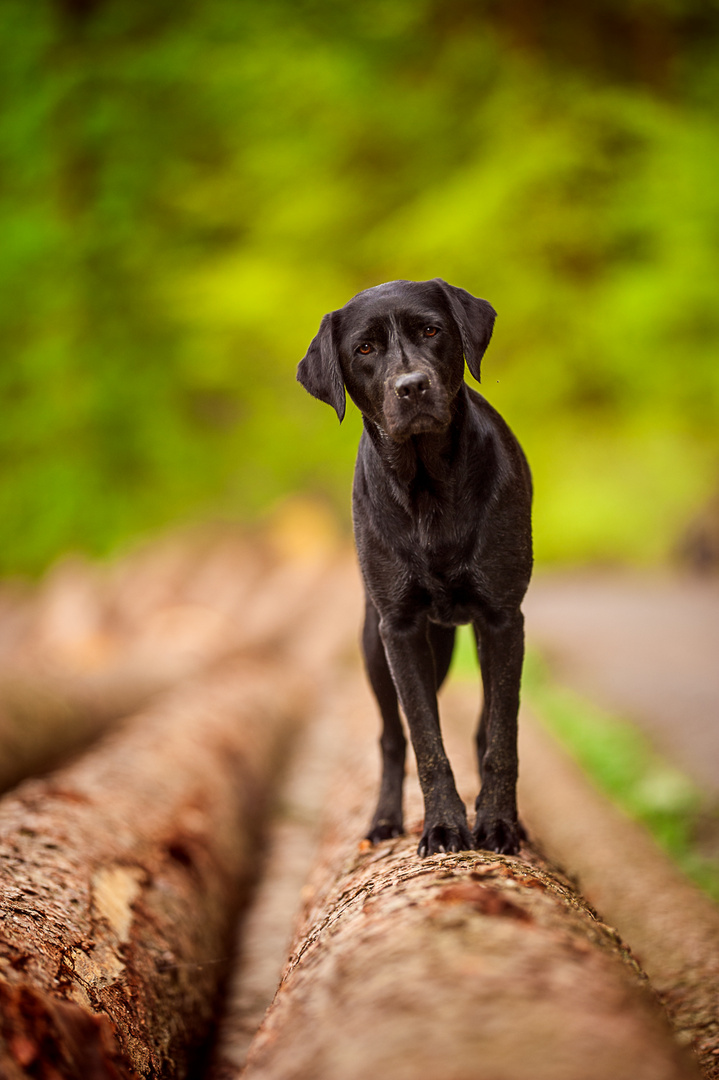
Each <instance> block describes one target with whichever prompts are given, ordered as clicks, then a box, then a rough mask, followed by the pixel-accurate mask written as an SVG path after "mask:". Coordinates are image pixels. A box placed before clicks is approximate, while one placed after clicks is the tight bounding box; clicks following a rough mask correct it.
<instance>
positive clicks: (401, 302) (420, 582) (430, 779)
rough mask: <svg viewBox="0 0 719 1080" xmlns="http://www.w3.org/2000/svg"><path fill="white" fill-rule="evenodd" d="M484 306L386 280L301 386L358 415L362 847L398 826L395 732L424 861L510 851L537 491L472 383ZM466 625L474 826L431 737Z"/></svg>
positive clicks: (330, 337) (489, 321)
mask: <svg viewBox="0 0 719 1080" xmlns="http://www.w3.org/2000/svg"><path fill="white" fill-rule="evenodd" d="M494 318H495V311H494V309H493V308H492V306H491V304H489V303H487V301H486V300H479V299H477V298H476V297H474V296H471V295H470V294H469V293H468V292H465V290H464V289H458V288H455V287H454V286H451V285H448V284H447V283H446V282H444V281H441V280H440V279H436V280H434V281H416V282H415V281H391V282H388V283H387V284H385V285H378V286H377V287H376V288H374V289H367V290H366V291H365V292H361V293H359V294H358V295H357V296H355V297H354V298H353V299H352V300H350V301H349V303H347V304H345V306H344V307H343V308H341V309H340V310H339V311H334V312H332V313H331V314H329V315H325V317H324V318H323V320H322V323H321V325H320V329H319V332H318V334H317V336H316V337H315V339H314V340H313V342H312V344H311V345H310V347H309V350H308V352H307V355H306V356H305V358H304V359H303V360H302V362H301V363H300V365H299V368H298V372H297V378H298V379H299V381H300V382H301V383H302V385H303V386H304V387H305V389H307V390H308V391H309V392H310V393H311V394H313V395H314V396H315V397H317V398H319V399H320V400H321V401H325V402H327V403H328V404H329V405H331V406H332V407H333V408H334V409H335V410H336V412H337V415H338V416H339V418H340V420H341V419H342V417H343V416H344V411H345V387H346V389H347V392H348V393H349V395H350V397H351V398H352V400H353V401H354V402H355V403H356V404H357V406H358V407H359V409H360V410H361V412H362V415H363V418H364V432H363V434H362V438H361V440H360V446H359V453H358V456H357V466H356V469H355V479H354V489H353V511H354V527H355V538H356V542H357V551H358V554H359V561H360V566H361V568H362V575H363V578H364V583H365V591H366V617H365V625H364V632H363V637H362V644H363V651H364V656H365V663H366V667H367V673H368V676H369V680H370V683H371V685H372V688H373V690H374V693H375V696H376V698H377V701H378V704H379V707H380V711H381V713H382V722H383V731H382V740H381V746H382V783H381V789H380V796H379V801H378V804H377V809H376V811H375V815H374V818H373V820H372V824H371V826H370V831H369V834H368V835H369V839H370V840H372V841H373V842H377V841H380V840H384V839H387V838H388V837H392V836H396V835H398V834H399V833H401V832H402V829H403V821H402V783H403V778H404V764H405V749H406V739H405V735H404V730H403V726H402V722H401V720H400V714H399V708H398V698H399V703H400V704H401V706H402V711H403V713H404V715H405V717H406V719H407V723H408V726H409V731H410V736H411V739H412V744H413V747H414V751H415V754H416V757H417V766H418V770H419V779H420V784H421V786H422V792H423V795H424V803H425V821H424V831H423V834H422V839H421V841H420V844H419V853H420V854H421V855H431V854H433V853H435V852H438V851H459V850H465V849H468V848H472V847H477V848H484V849H487V850H491V851H498V852H504V853H507V854H513V853H515V852H516V851H517V850H518V847H519V842H520V840H521V838H522V837H523V835H524V833H523V829H522V826H521V825H520V824H519V821H518V819H517V805H516V781H517V711H518V708H519V682H520V675H521V670H522V659H523V654H524V628H523V617H522V613H521V610H520V605H521V602H522V599H523V597H524V594H525V592H526V589H527V585H528V584H529V578H530V574H531V569H532V541H531V520H530V519H531V500H532V483H531V477H530V473H529V467H528V466H527V462H526V460H525V457H524V454H523V453H522V450H521V448H520V446H519V443H518V442H517V440H516V439H515V437H514V435H513V434H512V432H511V431H510V430H509V428H508V427H507V425H506V423H505V422H504V420H503V419H502V418H501V416H500V415H499V413H497V412H496V410H495V409H493V408H492V406H491V405H490V404H489V403H488V402H487V401H485V399H484V398H483V397H481V396H480V395H479V394H478V393H476V392H475V391H474V390H472V389H470V387H469V386H467V384H466V383H465V382H464V361H465V359H466V361H467V365H468V367H469V369H470V371H471V372H472V374H473V375H474V376H475V378H476V379H479V376H480V364H481V360H482V356H483V355H484V352H485V350H486V348H487V346H488V344H489V340H490V338H491V335H492V327H493V325H494ZM469 622H471V623H472V626H473V628H474V633H475V638H476V641H477V649H478V654H479V661H480V666H481V671H482V681H483V686H484V705H483V708H482V714H481V717H480V721H479V728H478V731H477V737H476V742H477V755H478V761H479V771H480V776H481V779H482V786H481V791H480V793H479V796H478V797H477V800H476V810H477V816H476V822H475V825H474V829H473V831H472V832H470V830H469V826H468V823H467V814H466V810H465V807H464V804H463V803H462V801H461V799H460V797H459V795H458V794H457V789H456V787H455V783H454V777H453V775H452V770H451V767H450V764H449V761H448V760H447V756H446V753H445V750H444V746H443V744H442V736H441V732H440V727H439V714H438V709H437V689H438V688H439V686H440V685H441V683H442V680H443V679H444V677H445V675H446V673H447V670H448V668H449V663H450V659H451V655H452V646H453V643H454V633H455V627H456V626H458V625H459V624H461V623H469Z"/></svg>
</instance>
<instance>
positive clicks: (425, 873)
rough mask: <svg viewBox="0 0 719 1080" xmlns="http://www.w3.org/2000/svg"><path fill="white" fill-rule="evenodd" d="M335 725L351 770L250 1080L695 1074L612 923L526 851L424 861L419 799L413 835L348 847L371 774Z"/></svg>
mask: <svg viewBox="0 0 719 1080" xmlns="http://www.w3.org/2000/svg"><path fill="white" fill-rule="evenodd" d="M349 693H350V694H352V695H353V696H359V697H360V699H362V691H361V690H359V691H358V689H357V687H356V685H355V686H354V687H352V688H351V689H350V690H349ZM348 711H349V712H351V707H350V706H349V705H348ZM338 722H342V724H343V725H344V729H345V730H346V732H347V748H348V762H349V763H348V765H347V768H346V769H345V770H344V772H343V773H342V775H341V776H340V777H339V779H338V783H337V788H336V790H335V793H334V798H333V799H331V800H330V807H331V811H330V813H331V818H330V820H329V823H328V828H327V833H326V838H325V841H324V844H323V847H322V852H321V858H320V862H319V864H318V867H317V869H316V872H315V874H314V876H313V878H312V880H311V883H310V886H309V893H310V898H309V900H308V903H307V906H306V909H305V911H304V914H303V917H302V919H301V921H300V926H299V928H298V931H297V935H296V938H295V942H294V947H293V952H292V955H291V957H290V960H289V962H288V964H287V967H286V969H285V972H284V975H283V978H282V981H281V983H280V987H279V989H278V992H277V994H276V996H275V999H274V1002H273V1004H272V1006H271V1007H270V1009H269V1011H268V1013H267V1016H266V1018H265V1021H264V1023H263V1025H262V1027H261V1028H260V1031H259V1033H258V1035H257V1036H256V1038H255V1040H254V1042H253V1044H252V1047H251V1049H250V1053H249V1058H248V1064H247V1066H246V1068H245V1070H244V1071H243V1072H242V1077H243V1080H325V1078H326V1080H330V1078H331V1080H360V1078H362V1080H365V1078H366V1077H368V1076H378V1077H388V1076H391V1077H393V1078H397V1080H430V1078H431V1080H436V1078H437V1077H438V1076H441V1077H442V1078H443V1080H471V1078H477V1080H480V1078H481V1080H577V1077H580V1076H581V1077H582V1080H608V1078H610V1077H611V1078H612V1080H670V1078H671V1080H675V1078H676V1080H679V1078H689V1077H696V1076H697V1075H698V1073H697V1071H696V1067H695V1065H694V1062H693V1061H692V1060H691V1059H690V1058H689V1057H688V1056H687V1055H686V1053H685V1051H684V1050H683V1049H682V1048H681V1047H680V1046H679V1045H678V1044H677V1043H675V1042H674V1040H673V1038H672V1036H671V1033H670V1031H669V1027H668V1025H667V1023H666V1020H665V1018H664V1016H663V1014H662V1012H661V1010H660V1008H659V1006H658V1003H657V1001H656V999H655V997H654V996H653V994H652V992H651V991H650V990H649V988H648V986H647V983H646V980H645V978H644V977H643V976H642V974H641V972H640V971H639V969H638V967H637V965H636V963H635V962H634V961H633V960H632V958H631V956H630V954H629V953H628V950H627V949H626V948H625V946H624V945H623V944H622V943H621V941H620V939H619V937H618V935H617V933H616V932H615V931H614V930H612V929H611V928H610V927H608V926H606V925H605V924H604V923H602V922H601V921H600V919H599V918H598V917H597V915H596V914H595V913H594V912H593V911H592V909H591V908H589V907H588V905H587V904H586V902H585V901H584V900H583V899H582V898H581V897H580V896H579V895H578V894H577V892H576V891H575V890H574V889H573V888H572V886H571V885H570V884H569V882H568V881H567V880H566V879H564V878H563V877H562V875H561V874H559V873H558V872H557V871H556V870H554V869H552V868H551V866H549V864H547V863H546V861H545V860H544V859H543V858H541V857H540V856H539V855H538V854H537V852H536V850H534V849H532V848H530V847H525V848H524V849H523V851H522V856H521V858H509V857H502V856H497V855H492V854H487V853H482V852H474V853H462V854H458V855H438V856H434V857H432V858H429V859H425V860H420V859H419V858H418V857H417V855H416V854H415V850H416V845H417V837H418V834H419V832H420V831H421V819H420V818H419V815H418V807H417V802H416V795H412V796H411V797H410V801H412V799H414V802H413V804H412V805H413V811H412V815H413V816H414V817H415V818H416V820H415V823H414V824H410V833H414V835H411V836H410V837H409V838H402V839H399V840H397V841H389V842H385V843H383V844H381V845H379V846H378V847H377V848H369V846H368V845H367V844H366V843H364V844H360V845H359V849H358V843H357V840H358V837H360V836H361V835H362V834H363V831H364V829H365V828H366V826H367V823H368V817H369V812H370V809H371V804H372V794H373V788H374V779H371V780H368V772H367V755H368V750H369V748H368V747H367V745H366V742H365V741H364V740H362V739H359V741H358V737H357V736H356V735H355V734H353V727H352V723H351V722H349V721H348V718H347V717H346V716H343V717H341V721H338ZM364 722H365V723H366V717H365V721H364ZM467 749H468V748H467ZM373 756H374V755H371V757H373ZM374 772H375V769H374V768H372V767H370V769H369V775H370V776H372V777H373V778H374ZM458 775H459V774H458ZM460 782H461V783H463V782H464V781H463V779H462V777H461V775H460ZM410 822H411V818H410ZM222 1075H223V1076H226V1075H230V1074H229V1073H228V1072H227V1070H225V1071H224V1072H223V1073H222ZM235 1075H238V1074H237V1073H235Z"/></svg>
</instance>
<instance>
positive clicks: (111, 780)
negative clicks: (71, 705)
mask: <svg viewBox="0 0 719 1080" xmlns="http://www.w3.org/2000/svg"><path fill="white" fill-rule="evenodd" d="M277 674H278V673H277V670H276V669H274V668H269V669H267V670H264V671H262V670H258V669H256V668H244V669H243V668H237V670H229V671H228V670H225V671H224V672H223V673H216V674H214V675H212V676H211V677H209V676H208V677H207V678H206V679H204V680H200V681H198V682H197V683H196V684H194V685H192V686H188V687H186V688H185V689H183V690H182V691H181V692H179V691H178V692H176V693H175V694H174V695H172V696H168V697H166V698H165V699H163V701H162V702H158V703H157V704H156V705H155V706H153V707H152V708H150V709H148V710H147V711H146V712H144V713H142V714H139V715H137V716H136V717H135V718H134V719H133V721H132V722H131V723H130V724H128V725H127V726H126V727H125V728H124V729H123V730H121V731H118V732H116V733H115V734H114V735H112V736H110V737H109V738H107V739H106V740H105V741H103V742H102V743H101V744H99V745H98V746H97V747H95V748H94V750H93V751H91V752H90V753H88V754H86V755H85V756H84V757H83V758H82V759H81V760H79V761H78V762H76V763H75V764H74V765H72V766H70V767H68V768H66V769H65V770H63V771H61V772H58V773H55V774H53V775H52V776H50V777H48V778H46V779H44V780H35V781H29V782H27V783H25V784H24V785H22V786H21V787H20V788H19V789H18V790H17V791H16V792H15V793H13V794H12V795H10V796H6V797H5V799H4V800H2V802H1V803H0V835H1V836H2V840H1V841H0V859H1V860H2V865H3V888H2V897H1V900H0V1004H1V1005H2V1022H1V1024H0V1031H1V1034H2V1040H1V1041H0V1076H2V1077H3V1080H18V1078H20V1077H26V1076H33V1077H36V1078H41V1080H57V1078H58V1077H62V1078H73V1080H81V1078H82V1080H85V1078H88V1077H114V1076H117V1077H123V1078H125V1077H129V1076H132V1075H135V1074H137V1075H140V1076H152V1077H159V1076H173V1077H174V1076H182V1075H185V1074H186V1071H187V1068H188V1066H189V1063H190V1062H191V1060H192V1057H193V1054H194V1053H195V1052H196V1051H197V1048H198V1046H199V1045H201V1043H202V1041H203V1040H204V1039H205V1038H206V1036H207V1032H208V1027H209V1025H210V1022H211V1020H212V1017H213V1012H214V1008H215V1000H216V993H217V988H218V985H219V983H220V980H221V978H222V976H223V973H224V971H225V968H226V964H227V958H228V955H229V940H228V936H229V934H230V931H231V928H232V921H233V916H234V915H235V913H236V911H237V907H238V904H239V903H240V901H241V900H242V899H243V897H244V896H245V893H246V890H247V887H248V885H249V882H250V880H251V879H252V877H253V875H254V872H255V854H256V847H257V838H258V832H259V831H260V830H261V829H262V824H263V813H264V810H263V808H264V806H265V804H266V797H267V793H268V790H269V788H270V786H271V779H272V777H273V775H274V773H275V770H276V766H277V759H278V752H279V750H280V747H282V746H283V745H284V744H285V743H286V740H287V738H288V725H289V724H290V723H291V721H292V720H293V719H294V720H296V719H297V718H298V717H299V715H300V714H301V712H302V711H303V708H304V704H303V692H304V691H303V689H302V684H298V683H297V681H296V679H294V678H292V677H289V676H287V675H283V677H282V678H281V679H278V677H277Z"/></svg>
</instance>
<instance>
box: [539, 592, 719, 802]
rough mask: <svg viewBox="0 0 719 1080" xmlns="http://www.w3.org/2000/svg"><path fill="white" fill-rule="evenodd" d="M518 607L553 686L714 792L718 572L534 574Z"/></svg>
mask: <svg viewBox="0 0 719 1080" xmlns="http://www.w3.org/2000/svg"><path fill="white" fill-rule="evenodd" d="M524 611H525V615H526V622H527V632H528V638H529V641H530V642H531V643H533V644H534V645H535V646H537V647H538V648H539V649H540V650H541V652H542V653H543V655H544V656H545V657H546V659H547V660H548V661H549V662H550V665H551V669H552V672H553V674H555V675H556V677H557V678H558V679H559V680H560V681H561V682H563V683H565V684H566V685H567V686H570V687H571V688H572V689H573V690H576V691H577V692H579V693H581V694H583V695H584V696H586V697H589V698H591V699H592V700H594V701H595V702H596V703H597V704H599V705H601V706H603V707H604V708H606V709H608V710H610V711H612V712H614V713H616V714H618V715H620V716H624V717H626V718H627V719H631V720H633V721H635V722H636V723H637V724H638V725H639V726H640V727H642V729H643V730H644V731H645V732H646V733H647V735H649V737H650V738H651V740H652V742H653V743H654V745H655V746H656V748H657V749H658V750H659V751H660V752H662V753H663V754H664V755H665V756H667V757H668V758H669V759H670V760H671V761H673V762H674V763H675V764H676V765H677V766H679V767H680V768H682V769H683V770H684V771H685V772H687V773H688V774H689V775H690V776H691V777H693V778H694V780H695V781H696V782H697V783H698V784H699V785H700V786H701V787H703V788H704V789H705V790H706V791H707V792H709V793H711V794H712V795H719V578H716V577H715V578H696V577H687V576H669V575H667V574H665V575H660V574H640V573H636V572H634V573H632V572H629V571H604V572H600V571H591V572H589V571H576V572H567V571H562V572H555V573H549V572H545V573H538V574H537V576H536V578H535V580H534V581H533V582H532V585H531V586H530V590H529V594H528V596H527V599H526V601H525V604H524Z"/></svg>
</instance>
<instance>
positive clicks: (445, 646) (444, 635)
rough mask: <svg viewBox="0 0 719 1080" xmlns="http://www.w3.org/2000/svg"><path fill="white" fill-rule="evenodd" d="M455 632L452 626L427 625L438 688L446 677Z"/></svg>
mask: <svg viewBox="0 0 719 1080" xmlns="http://www.w3.org/2000/svg"><path fill="white" fill-rule="evenodd" d="M455 632H456V631H455V628H454V627H453V626H440V625H439V624H438V623H430V625H429V643H430V645H431V646H432V652H433V653H434V671H435V675H436V683H437V689H438V690H439V688H440V686H441V685H442V683H443V682H444V680H445V679H446V678H447V672H448V671H449V665H450V664H451V663H452V652H453V651H454V635H455Z"/></svg>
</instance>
